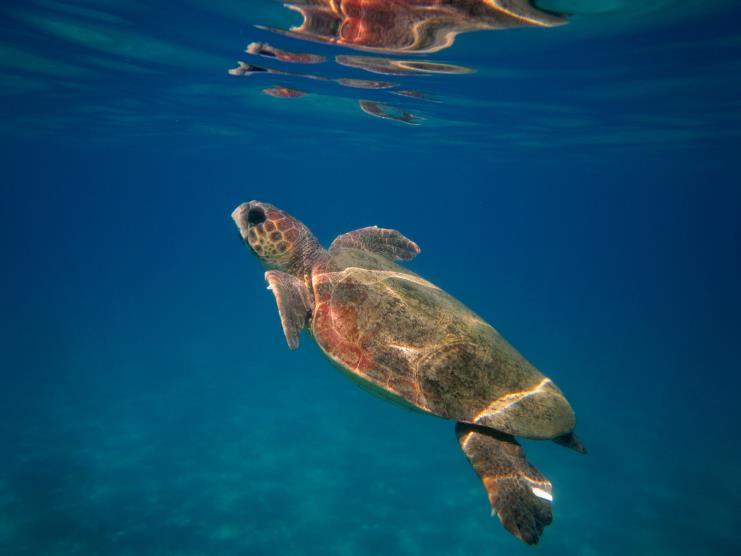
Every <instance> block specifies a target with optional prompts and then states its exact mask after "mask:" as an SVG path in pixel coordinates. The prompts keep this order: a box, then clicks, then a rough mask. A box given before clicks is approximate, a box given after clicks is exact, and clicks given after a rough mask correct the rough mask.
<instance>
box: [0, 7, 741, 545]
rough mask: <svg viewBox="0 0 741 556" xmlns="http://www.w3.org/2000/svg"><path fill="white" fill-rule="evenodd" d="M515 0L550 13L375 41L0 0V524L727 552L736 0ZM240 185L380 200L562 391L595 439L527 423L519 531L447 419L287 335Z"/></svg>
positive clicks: (362, 208) (316, 216)
mask: <svg viewBox="0 0 741 556" xmlns="http://www.w3.org/2000/svg"><path fill="white" fill-rule="evenodd" d="M317 3H319V2H317ZM540 5H541V6H542V7H544V8H548V9H550V10H553V11H560V12H563V13H568V14H569V15H568V21H569V22H568V24H566V25H562V26H558V27H553V28H534V27H529V28H522V29H499V30H490V31H482V32H476V33H473V32H472V33H463V34H461V35H459V36H458V37H457V38H456V40H455V42H454V44H452V45H450V46H449V47H447V48H445V49H441V50H440V51H438V52H434V53H427V54H419V53H411V54H410V53H405V54H401V55H399V54H395V55H394V56H393V57H395V58H404V59H415V60H418V59H422V60H427V61H430V62H439V63H443V62H444V63H447V64H454V65H457V66H461V67H466V68H471V69H473V70H475V71H473V72H470V73H464V74H460V75H453V74H450V75H448V74H445V75H439V74H420V75H416V74H413V75H401V76H399V75H393V76H388V75H377V74H370V73H368V72H366V71H363V70H362V69H358V68H348V67H346V66H341V65H339V64H337V63H335V62H334V61H333V59H334V57H335V56H336V55H374V56H375V55H378V53H377V52H371V53H368V52H366V51H358V50H357V49H353V48H349V47H348V46H338V45H333V44H326V43H321V42H315V41H314V42H309V41H305V40H301V38H297V37H293V38H292V37H286V36H282V35H279V34H276V33H272V32H270V31H268V30H265V29H261V28H257V27H255V25H263V26H270V27H278V28H287V27H289V26H291V25H296V24H297V22H300V17H298V15H297V14H296V13H295V11H293V10H286V9H285V8H284V7H283V6H282V5H281V4H278V3H273V2H268V1H251V2H234V1H229V0H221V1H213V2H197V1H195V0H193V1H188V2H182V3H178V4H177V5H165V4H163V3H160V5H153V4H152V3H140V2H129V1H127V2H123V1H118V0H89V1H78V2H70V1H66V0H27V1H24V2H5V3H3V4H2V6H1V7H0V29H2V35H1V36H0V71H1V72H2V73H1V78H0V99H1V100H2V103H0V114H1V115H2V118H1V119H0V145H1V146H2V148H1V149H0V162H1V167H2V169H3V170H2V174H1V176H2V178H1V180H0V181H1V183H2V203H0V215H1V218H0V226H1V227H0V231H1V233H0V246H1V247H2V252H3V265H2V273H0V286H1V288H2V291H3V292H4V295H3V296H2V297H0V304H1V306H2V313H1V314H2V318H1V319H0V327H1V329H0V332H1V333H0V354H1V357H2V358H1V359H0V362H1V370H0V407H1V408H2V413H1V414H0V415H1V416H2V418H1V419H0V439H2V457H0V554H3V555H5V554H7V555H19V556H20V555H24V556H25V555H108V554H110V555H122V556H123V555H165V554H167V555H170V554H173V555H184V556H190V555H202V554H209V555H221V554H224V555H226V554H240V555H241V554H249V555H263V554H281V555H282V554H290V555H314V554H322V555H324V554H327V555H371V554H373V555H376V554H389V555H416V554H427V555H429V554H440V555H469V554H505V553H506V554H526V553H532V552H533V551H538V552H539V553H541V554H553V555H578V556H597V555H625V554H636V555H646V556H648V555H650V556H661V555H682V554H693V555H697V554H713V555H720V554H738V553H739V552H741V540H739V530H741V513H739V507H741V478H739V476H738V473H737V472H736V471H737V469H738V467H739V464H740V463H741V448H739V442H738V431H739V426H738V424H739V422H740V418H741V411H739V407H738V402H737V396H738V391H739V387H740V386H741V379H740V378H739V376H740V375H739V371H741V368H740V367H741V365H740V364H739V356H738V349H739V338H740V337H741V322H740V320H739V314H740V311H741V296H740V295H739V286H738V285H739V283H740V282H741V269H740V266H741V265H740V262H739V253H740V252H741V224H740V223H739V215H740V214H741V210H740V209H741V170H740V169H739V164H738V157H739V152H741V151H740V148H739V147H740V146H741V101H740V100H739V99H741V71H740V70H741V62H740V60H741V34H740V33H739V30H738V26H737V24H736V22H737V21H738V18H739V16H741V9H739V7H738V5H736V3H734V2H731V1H728V2H723V1H717V2H712V3H709V2H701V1H699V0H698V1H684V2H678V1H672V0H651V1H645V0H644V1H640V2H639V1H638V0H594V1H591V2H586V1H583V0H572V1H569V0H549V2H543V3H541V4H540ZM252 41H262V42H269V43H270V44H271V45H274V46H275V47H278V48H281V49H285V50H287V51H291V52H310V53H314V54H317V55H321V56H325V57H326V58H328V60H327V62H325V63H324V64H318V65H316V66H314V65H311V66H308V65H306V66H305V67H304V65H298V66H300V67H297V64H290V63H284V62H280V61H279V60H271V59H268V58H265V57H262V58H255V57H251V55H249V54H246V53H244V48H245V46H246V45H247V44H248V43H250V42H252ZM237 60H243V61H245V62H248V63H253V64H257V65H259V66H262V67H272V68H278V69H280V70H282V71H286V72H289V71H290V72H292V73H299V74H303V73H311V74H312V75H314V76H315V77H320V78H319V79H316V78H307V77H305V76H302V75H285V74H275V73H274V74H255V75H251V76H234V75H229V74H228V69H230V68H233V67H235V66H236V63H235V62H236V61H237ZM338 78H352V79H366V80H373V79H376V80H384V81H394V82H398V83H399V85H398V86H397V89H399V88H401V87H403V88H405V89H413V90H418V91H421V92H423V93H424V95H425V96H426V97H429V98H427V99H425V98H413V97H399V96H397V97H392V96H391V95H390V91H391V89H389V90H385V89H355V88H348V87H342V86H341V85H340V84H338V82H336V81H330V80H329V79H338ZM276 86H277V87H287V88H293V89H296V90H301V91H302V92H304V93H306V95H305V96H302V97H296V98H279V97H272V96H269V95H266V94H263V92H262V90H263V89H264V88H268V87H276ZM361 99H362V100H370V101H371V102H375V103H379V104H380V105H381V106H382V107H385V106H389V107H390V108H389V109H388V110H391V111H392V112H393V114H396V115H397V116H398V115H399V114H404V113H409V114H413V115H414V118H415V122H414V123H418V124H419V125H407V124H406V123H404V122H398V121H392V120H387V119H378V118H374V117H372V115H370V114H367V113H365V112H363V111H362V110H361V109H360V108H359V106H358V101H359V100H361ZM431 100H434V101H435V102H432V101H431ZM250 199H259V200H262V201H266V202H270V203H273V204H275V205H277V206H279V207H280V208H282V209H284V210H286V211H288V212H290V213H292V214H293V215H295V216H296V217H297V218H299V219H301V220H302V221H303V222H305V223H306V224H307V225H308V226H309V227H310V228H311V229H312V230H313V231H314V233H315V234H316V235H317V237H318V238H319V239H320V240H321V241H322V243H323V244H324V245H325V246H327V245H329V243H330V242H331V241H332V239H333V238H334V237H335V236H336V235H338V234H340V233H344V232H346V231H349V230H352V229H355V228H359V227H363V226H368V225H374V224H375V225H379V226H383V227H388V228H395V229H399V230H400V231H401V232H402V233H404V234H405V235H407V236H408V237H410V238H411V239H413V240H414V241H416V242H417V243H418V244H419V245H420V247H421V248H422V253H421V255H420V256H419V257H418V258H417V259H415V260H414V261H412V262H410V263H409V264H408V266H409V267H410V268H411V269H413V270H414V271H415V272H417V273H419V274H421V275H423V276H424V277H426V278H427V279H429V280H431V281H432V282H434V283H436V284H437V285H439V286H440V287H442V288H444V289H445V290H446V291H448V292H449V293H451V294H452V295H454V296H456V297H458V298H459V299H460V300H461V301H463V302H464V303H466V304H467V305H468V306H469V307H471V308H472V309H473V310H474V311H476V312H477V313H478V314H480V315H481V316H482V317H484V318H485V319H486V320H487V321H489V322H490V323H492V324H493V325H494V326H495V327H497V328H498V329H499V330H500V331H501V332H502V333H503V334H504V336H505V337H507V338H508V339H509V340H510V341H511V342H512V343H513V344H514V345H515V346H516V347H517V348H518V349H519V350H520V351H521V352H522V353H523V354H524V355H525V356H526V357H527V358H528V359H529V360H530V361H532V362H533V363H534V364H535V365H536V366H538V367H539V368H540V369H541V370H542V371H543V372H545V373H546V374H548V375H549V376H550V377H552V378H553V379H554V380H555V381H556V383H557V384H558V385H559V386H560V387H561V388H562V389H563V390H564V392H565V393H566V395H567V396H568V398H569V400H570V402H571V404H572V406H573V407H574V409H575V411H576V414H577V420H578V424H577V431H578V433H579V435H580V437H581V439H582V440H583V441H584V443H585V444H586V446H587V447H588V449H589V454H588V455H587V456H581V455H579V454H576V453H574V452H571V451H568V450H564V449H563V448H561V447H559V446H556V445H555V444H553V443H551V442H536V441H528V440H524V441H523V445H524V446H525V449H526V450H527V453H528V457H529V459H530V461H532V462H533V464H534V465H536V466H537V467H538V468H539V469H540V470H541V471H542V472H543V473H544V474H545V475H546V476H547V477H548V478H549V479H550V480H551V481H552V483H553V488H554V496H555V501H554V505H553V512H554V521H553V524H552V525H551V526H550V527H548V528H547V529H546V531H545V533H544V535H543V538H542V539H541V542H540V544H539V545H538V547H537V548H532V547H527V546H525V545H524V544H522V543H520V542H519V541H518V540H517V539H515V538H514V537H512V536H511V535H509V534H508V533H507V532H506V531H505V530H504V529H503V528H502V527H501V525H500V524H499V523H498V521H497V520H496V519H495V518H492V517H490V515H489V512H490V508H489V505H488V501H487V499H486V495H485V492H484V490H483V489H482V488H481V485H480V482H479V480H478V478H477V477H476V475H475V473H474V472H473V471H472V469H471V467H470V465H469V464H468V463H467V462H466V460H465V458H464V457H463V455H462V453H461V452H460V449H459V448H458V446H457V442H456V439H455V436H454V434H453V425H452V423H450V422H447V421H444V420H441V419H435V418H432V417H429V416H425V415H422V414H418V413H413V412H411V411H407V410H404V409H402V408H399V407H397V406H395V405H392V404H389V403H386V402H384V401H382V400H379V399H377V398H375V397H372V396H369V395H368V393H367V392H365V391H363V390H361V389H359V388H357V386H355V385H354V384H353V383H352V382H350V381H349V380H348V379H347V378H346V377H344V376H342V375H341V374H340V373H339V372H337V370H336V369H334V368H333V367H332V366H331V365H330V364H329V363H328V361H327V360H326V359H325V358H324V357H323V355H322V354H321V352H320V350H319V349H318V348H317V346H316V345H315V344H314V343H313V342H312V341H311V339H310V337H309V336H308V335H307V334H304V336H303V338H302V343H301V346H300V348H299V349H298V350H297V351H295V352H291V351H289V349H288V348H287V346H286V344H285V340H284V338H283V335H282V331H281V327H280V322H279V320H278V315H277V312H276V309H275V302H274V300H273V297H272V295H271V294H270V292H267V291H266V290H265V283H264V280H263V269H262V268H261V267H260V265H259V263H258V261H257V260H256V259H255V258H254V257H252V256H251V255H250V253H249V251H248V250H247V249H246V248H245V247H244V245H243V244H242V242H241V240H240V238H239V237H238V233H237V230H236V229H235V227H234V224H233V223H232V221H231V219H230V217H229V215H230V213H231V211H232V210H233V209H234V208H235V207H236V206H237V205H238V204H239V203H241V202H243V201H247V200H250Z"/></svg>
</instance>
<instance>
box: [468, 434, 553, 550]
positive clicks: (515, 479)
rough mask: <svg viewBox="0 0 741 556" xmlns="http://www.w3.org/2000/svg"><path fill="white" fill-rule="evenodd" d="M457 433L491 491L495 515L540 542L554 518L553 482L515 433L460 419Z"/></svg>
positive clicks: (515, 531) (521, 536)
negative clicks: (527, 454)
mask: <svg viewBox="0 0 741 556" xmlns="http://www.w3.org/2000/svg"><path fill="white" fill-rule="evenodd" d="M455 433H456V436H457V437H458V443H459V444H460V446H461V449H462V450H463V453H464V454H466V457H467V458H468V461H469V463H470V464H471V466H472V467H473V468H474V470H475V471H476V473H477V474H478V476H479V478H480V479H481V482H482V483H483V484H484V488H485V489H486V492H487V494H488V495H489V503H490V504H491V508H492V515H495V514H496V515H497V516H499V520H500V521H501V522H502V525H504V527H505V528H506V529H507V530H508V531H509V532H510V533H512V534H513V535H514V536H516V537H517V538H518V539H520V540H522V541H523V542H525V543H527V544H537V542H538V540H539V539H540V535H541V534H542V533H543V529H544V528H545V527H546V526H547V525H550V523H551V520H552V516H551V501H552V500H553V496H552V495H551V483H550V482H549V481H548V480H547V479H546V478H545V477H543V475H541V474H540V472H538V470H537V469H535V467H533V466H532V465H530V463H528V461H527V460H526V459H525V451H524V450H523V449H522V446H520V445H519V444H518V442H517V440H515V438H514V437H513V436H511V435H509V434H505V433H502V432H498V431H495V430H492V429H487V428H484V427H479V426H476V425H469V424H466V423H457V424H456V426H455Z"/></svg>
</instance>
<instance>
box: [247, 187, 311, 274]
mask: <svg viewBox="0 0 741 556" xmlns="http://www.w3.org/2000/svg"><path fill="white" fill-rule="evenodd" d="M232 219H233V220H234V223H235V224H236V225H237V228H238V229H239V234H240V235H241V236H242V239H243V240H244V242H245V243H246V244H247V246H248V247H249V248H250V251H252V252H253V253H254V254H255V255H256V256H257V258H259V259H260V261H262V263H263V264H264V265H265V266H267V267H268V268H275V269H280V270H284V271H286V272H289V273H290V274H294V275H297V276H298V275H303V273H305V272H306V271H307V269H308V268H310V267H311V265H312V264H313V262H314V257H316V256H317V254H318V253H319V252H321V251H323V250H322V247H321V245H319V242H318V241H317V240H316V238H315V237H314V235H313V234H312V233H311V231H309V229H308V228H307V227H306V226H304V224H303V223H302V222H301V221H300V220H298V219H296V218H294V217H293V216H291V215H290V214H288V213H287V212H284V211H282V210H280V209H278V208H276V207H274V206H273V205H270V204H268V203H261V202H260V201H250V202H249V203H242V204H241V205H239V206H238V207H237V208H236V209H234V212H232Z"/></svg>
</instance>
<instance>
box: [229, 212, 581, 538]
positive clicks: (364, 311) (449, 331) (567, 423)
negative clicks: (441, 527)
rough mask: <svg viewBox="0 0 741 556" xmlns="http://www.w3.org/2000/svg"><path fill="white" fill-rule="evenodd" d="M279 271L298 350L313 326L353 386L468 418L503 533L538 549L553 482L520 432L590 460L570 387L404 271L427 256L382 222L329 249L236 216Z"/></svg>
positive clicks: (290, 228)
mask: <svg viewBox="0 0 741 556" xmlns="http://www.w3.org/2000/svg"><path fill="white" fill-rule="evenodd" d="M232 217H233V218H234V220H235V222H236V223H237V226H238V227H239V229H240V233H241V235H242V237H243V239H244V240H245V241H246V243H247V244H248V245H249V247H250V249H251V250H252V251H253V252H254V253H255V254H256V255H257V256H258V257H259V258H260V259H261V261H262V262H263V263H264V264H265V265H266V266H267V267H268V268H270V269H272V270H270V271H268V272H267V273H266V279H267V281H268V283H269V289H271V290H272V291H273V293H274V295H275V298H276V303H277V305H278V311H279V315H280V318H281V324H282V326H283V331H284V333H285V336H286V340H287V342H288V345H289V347H290V348H291V349H295V348H296V347H298V343H299V335H300V332H301V329H302V328H304V327H308V329H309V330H310V332H311V333H312V335H313V336H314V338H315V340H316V341H317V343H318V344H319V346H320V347H321V348H322V350H323V351H324V353H325V354H326V355H327V356H328V357H329V358H330V359H331V360H332V361H333V362H335V363H336V364H337V365H338V366H339V367H340V368H341V369H343V370H344V371H345V372H346V373H348V374H349V375H350V376H351V377H352V378H353V379H355V380H356V381H358V382H359V383H361V384H362V385H364V386H365V387H367V388H369V389H370V390H372V391H374V392H375V393H377V394H379V395H381V396H383V397H386V398H389V399H391V400H393V401H396V402H398V403H400V404H402V405H406V406H409V407H412V408H414V409H418V410H420V411H423V412H426V413H430V414H433V415H436V416H439V417H443V418H446V419H452V420H455V421H457V422H458V425H457V429H456V432H457V435H458V439H459V443H460V445H461V448H462V450H463V452H464V453H465V454H466V457H467V458H468V459H469V461H470V462H471V465H472V466H473V468H474V469H475V471H476V472H477V474H478V475H479V477H480V478H481V480H482V483H483V484H484V487H485V488H486V490H487V493H488V496H489V501H490V503H491V505H492V509H493V510H494V512H495V513H496V514H497V515H498V516H499V518H500V520H501V521H502V523H503V525H504V526H505V527H506V528H507V529H508V530H509V531H510V532H512V533H513V534H514V535H516V536H517V537H518V538H520V539H522V540H523V541H524V542H526V543H528V544H534V543H536V542H537V541H538V539H539V537H540V535H541V533H542V531H543V528H544V527H545V526H546V525H548V524H549V523H550V522H551V509H550V502H551V500H552V497H551V485H550V483H549V482H548V481H547V480H546V479H545V478H544V477H543V476H542V475H540V473H539V472H538V471H537V470H536V469H535V468H534V467H532V465H530V464H529V463H528V462H527V460H526V459H525V454H524V451H523V450H522V448H521V447H520V446H519V444H518V443H517V441H516V440H515V439H514V436H524V437H528V438H543V439H546V438H547V439H553V440H555V441H556V442H557V443H559V444H561V445H564V446H567V447H570V448H572V449H574V450H576V451H580V452H584V448H583V446H582V445H581V443H580V442H579V441H578V440H577V439H576V437H575V436H574V435H573V428H574V425H575V418H574V413H573V411H572V409H571V407H570V405H569V403H568V402H567V401H566V399H565V397H564V396H563V394H562V393H561V391H560V390H559V389H558V388H557V387H556V386H555V385H554V384H553V382H552V381H551V380H550V379H549V378H547V377H545V376H544V375H543V374H541V373H540V372H539V371H538V370H537V369H536V368H535V367H533V365H531V364H530V363H529V362H528V361H527V360H526V359H525V358H524V357H523V356H522V355H520V354H519V352H517V351H516V350H515V349H514V348H513V347H512V346H511V345H510V344H509V343H508V342H507V341H506V340H505V339H504V338H503V337H502V336H501V335H500V334H499V333H498V332H497V331H496V330H495V329H494V328H492V327H491V326H490V325H489V324H487V323H486V322H484V321H483V320H482V319H481V318H480V317H479V316H477V315H476V314H475V313H473V312H472V311H470V310H469V309H468V308H467V307H465V306H464V305H463V304H462V303H460V302H459V301H457V300H456V299H454V298H453V297H451V296H450V295H448V294H447V293H445V292H444V291H442V290H441V289H440V288H438V287H437V286H435V285H434V284H432V283H430V282H428V281H426V280H425V279H424V278H422V277H420V276H418V275H416V274H414V273H413V272H411V271H409V270H407V269H405V268H403V267H401V266H399V265H397V264H396V263H394V262H393V260H392V259H396V260H409V259H411V258H413V257H414V256H416V255H417V254H418V253H419V252H420V249H419V247H418V246H417V244H416V243H414V242H413V241H411V240H409V239H407V238H406V237H404V236H403V235H402V234H400V233H399V232H397V231H395V230H387V229H382V228H377V227H375V226H372V227H367V228H361V229H359V230H355V231H353V232H349V233H347V234H343V235H341V236H339V237H338V238H337V239H335V241H334V242H333V243H332V245H331V246H330V248H329V250H328V251H325V250H324V249H323V248H322V247H321V245H320V244H319V242H318V241H317V240H316V238H315V237H314V236H313V235H312V234H311V232H310V231H309V230H308V228H306V226H304V225H303V224H302V223H301V222H300V221H298V220H296V219H295V218H293V217H291V216H290V215H288V214H286V213H285V212H283V211H281V210H279V209H276V208H275V207H273V206H272V205H268V204H267V203H260V202H257V201H251V202H249V203H244V204H242V205H240V206H239V207H238V208H237V209H236V210H235V211H234V213H233V214H232Z"/></svg>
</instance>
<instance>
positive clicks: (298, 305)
mask: <svg viewBox="0 0 741 556" xmlns="http://www.w3.org/2000/svg"><path fill="white" fill-rule="evenodd" d="M265 280H267V282H268V284H269V285H268V289H269V290H272V292H273V295H274V296H275V302H276V303H277V304H278V313H279V314H280V323H281V325H282V326H283V333H284V334H285V335H286V341H287V342H288V347H289V348H291V349H296V348H297V347H298V338H299V335H300V334H301V329H302V328H303V327H304V325H305V324H306V320H307V318H308V316H309V315H310V314H311V297H310V296H309V290H308V289H307V288H306V284H304V282H303V281H302V280H299V279H298V278H296V277H295V276H291V275H290V274H287V273H285V272H280V271H279V270H270V271H268V272H266V273H265Z"/></svg>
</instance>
